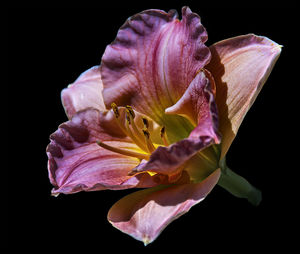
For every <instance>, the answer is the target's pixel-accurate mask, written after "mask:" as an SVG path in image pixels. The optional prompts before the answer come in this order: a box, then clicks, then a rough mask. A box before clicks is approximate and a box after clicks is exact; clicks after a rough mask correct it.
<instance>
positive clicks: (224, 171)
mask: <svg viewBox="0 0 300 254" xmlns="http://www.w3.org/2000/svg"><path fill="white" fill-rule="evenodd" d="M224 164H225V163H224ZM224 164H223V165H222V167H221V177H220V179H219V182H218V185H220V186H221V187H223V188H224V189H225V190H227V191H229V192H230V193H231V194H232V195H234V196H236V197H238V198H246V199H247V200H248V201H249V202H250V203H251V204H252V205H255V206H258V205H259V203H260V201H261V199H262V196H261V191H260V190H258V189H256V188H255V187H253V186H252V185H251V184H250V183H249V182H248V181H247V180H246V179H245V178H244V177H242V176H239V175H238V174H236V173H235V172H233V171H232V170H231V169H230V168H228V167H227V165H226V164H225V165H224Z"/></svg>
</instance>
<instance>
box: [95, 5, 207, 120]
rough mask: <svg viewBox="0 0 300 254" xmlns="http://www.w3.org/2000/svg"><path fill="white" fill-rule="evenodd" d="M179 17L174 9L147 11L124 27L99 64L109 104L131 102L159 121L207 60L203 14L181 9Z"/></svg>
mask: <svg viewBox="0 0 300 254" xmlns="http://www.w3.org/2000/svg"><path fill="white" fill-rule="evenodd" d="M176 17H177V14H176V13H175V12H174V11H170V12H169V13H166V12H164V11H161V10H146V11H143V12H141V13H139V14H136V15H134V16H132V17H131V18H129V19H128V20H127V21H126V22H125V24H124V25H123V26H122V27H121V28H120V30H119V32H118V34H117V37H116V39H115V41H114V42H113V43H112V44H111V45H109V46H107V48H106V50H105V52H104V55H103V57H102V63H101V77H102V81H103V87H104V89H103V97H104V102H105V105H106V106H107V108H109V107H110V104H111V103H112V102H115V103H117V104H118V105H126V104H128V105H131V106H132V107H133V108H134V109H136V110H138V111H139V112H141V113H143V114H146V115H148V116H151V118H152V119H153V120H155V121H156V122H158V123H159V124H160V123H161V122H160V121H161V117H162V115H163V114H164V110H165V108H167V107H170V106H171V105H173V104H174V103H176V101H177V100H178V99H179V98H180V97H181V96H182V94H183V93H184V91H185V90H186V88H187V87H188V85H189V84H190V82H191V81H192V79H193V78H194V77H195V76H196V74H197V71H198V70H199V69H201V68H202V67H204V66H205V65H206V64H207V63H208V62H209V59H210V52H209V49H208V48H207V47H206V46H205V45H204V43H205V42H206V40H207V33H206V30H205V28H204V27H203V26H202V24H201V22H200V17H199V16H198V15H197V14H195V13H193V12H191V10H190V9H189V8H188V7H184V8H182V20H181V21H179V20H178V19H177V18H176Z"/></svg>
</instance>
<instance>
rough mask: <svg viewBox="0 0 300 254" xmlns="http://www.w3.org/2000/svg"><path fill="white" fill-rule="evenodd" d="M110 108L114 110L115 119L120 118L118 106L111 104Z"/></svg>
mask: <svg viewBox="0 0 300 254" xmlns="http://www.w3.org/2000/svg"><path fill="white" fill-rule="evenodd" d="M110 106H111V108H112V110H113V112H114V114H115V117H116V118H119V116H120V112H119V109H118V106H117V104H116V103H114V102H113V103H112V104H110Z"/></svg>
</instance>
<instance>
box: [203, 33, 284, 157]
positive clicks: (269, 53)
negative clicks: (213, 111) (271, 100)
mask: <svg viewBox="0 0 300 254" xmlns="http://www.w3.org/2000/svg"><path fill="white" fill-rule="evenodd" d="M210 50H211V53H212V59H211V62H210V64H209V65H208V66H207V67H206V68H207V69H208V70H209V71H210V72H211V73H212V75H213V77H214V79H215V82H216V87H217V94H216V103H217V106H218V111H219V121H220V132H221V134H222V155H221V157H224V156H225V154H226V153H227V151H228V149H229V147H230V145H231V143H232V141H233V139H234V138H235V136H236V134H237V132H238V129H239V127H240V125H241V123H242V121H243V118H244V117H245V115H246V113H247V111H248V110H249V109H250V107H251V106H252V104H253V102H254V101H255V99H256V97H257V95H258V93H259V92H260V90H261V89H262V87H263V85H264V83H265V82H266V80H267V78H268V76H269V75H270V72H271V70H272V68H273V67H274V64H275V62H276V60H277V59H278V57H279V55H280V52H281V46H280V45H278V44H277V43H275V42H273V41H271V40H270V39H268V38H266V37H262V36H256V35H254V34H248V35H242V36H238V37H234V38H230V39H227V40H224V41H220V42H217V43H216V44H214V45H212V46H211V47H210Z"/></svg>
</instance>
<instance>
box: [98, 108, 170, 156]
mask: <svg viewBox="0 0 300 254" xmlns="http://www.w3.org/2000/svg"><path fill="white" fill-rule="evenodd" d="M111 107H112V110H113V112H114V116H115V119H116V122H117V124H118V126H119V128H120V129H121V130H122V131H123V132H124V134H125V135H126V136H128V137H129V138H130V139H131V140H132V141H133V143H135V144H136V145H137V146H138V147H139V148H140V152H136V151H133V150H129V149H123V148H119V147H113V146H110V145H108V144H105V143H103V142H102V141H97V144H98V145H99V146H101V147H102V148H104V149H107V150H110V151H112V152H115V153H119V154H123V155H126V156H131V157H135V158H138V159H140V160H143V159H145V160H149V157H150V155H151V153H153V152H154V151H155V149H156V148H155V145H154V144H153V142H152V139H151V134H150V131H149V120H148V119H147V118H145V117H142V123H143V126H144V127H143V128H139V127H138V126H137V125H136V123H135V121H134V119H135V112H134V110H133V109H132V107H131V106H128V105H127V106H126V107H125V122H124V121H121V119H120V118H121V117H120V116H121V114H120V111H119V109H118V106H117V105H116V104H115V103H112V104H111ZM160 137H161V140H162V143H163V144H164V145H165V146H168V145H169V144H168V142H167V139H166V135H165V127H164V126H163V127H162V128H161V129H160Z"/></svg>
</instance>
